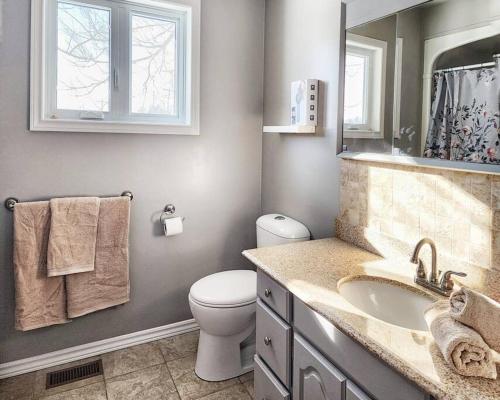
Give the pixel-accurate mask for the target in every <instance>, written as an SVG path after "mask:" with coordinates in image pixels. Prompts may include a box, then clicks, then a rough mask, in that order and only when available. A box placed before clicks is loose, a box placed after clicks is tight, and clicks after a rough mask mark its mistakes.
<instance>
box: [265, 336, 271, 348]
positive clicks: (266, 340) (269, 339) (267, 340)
mask: <svg viewBox="0 0 500 400" xmlns="http://www.w3.org/2000/svg"><path fill="white" fill-rule="evenodd" d="M264 344H265V345H266V346H270V345H271V338H270V337H267V336H266V337H265V338H264Z"/></svg>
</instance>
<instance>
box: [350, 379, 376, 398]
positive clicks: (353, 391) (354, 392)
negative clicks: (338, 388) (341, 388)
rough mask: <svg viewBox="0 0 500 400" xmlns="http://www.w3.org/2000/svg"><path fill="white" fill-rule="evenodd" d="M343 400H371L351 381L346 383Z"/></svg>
mask: <svg viewBox="0 0 500 400" xmlns="http://www.w3.org/2000/svg"><path fill="white" fill-rule="evenodd" d="M345 400H372V399H370V397H368V396H367V395H366V393H365V392H363V391H362V390H361V389H360V388H359V387H357V386H356V385H355V384H354V383H352V382H351V381H347V387H346V390H345Z"/></svg>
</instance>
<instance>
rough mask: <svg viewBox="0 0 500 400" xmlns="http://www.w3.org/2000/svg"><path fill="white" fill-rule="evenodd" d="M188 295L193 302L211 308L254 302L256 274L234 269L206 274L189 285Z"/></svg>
mask: <svg viewBox="0 0 500 400" xmlns="http://www.w3.org/2000/svg"><path fill="white" fill-rule="evenodd" d="M189 297H190V299H191V300H192V301H193V302H195V303H197V304H199V305H201V306H204V307H211V308H234V307H242V306H245V305H248V304H252V303H255V301H256V299H257V274H256V273H255V272H254V271H246V270H236V271H224V272H218V273H216V274H213V275H209V276H206V277H205V278H202V279H200V280H199V281H198V282H196V283H195V284H194V285H193V286H191V290H190V292H189Z"/></svg>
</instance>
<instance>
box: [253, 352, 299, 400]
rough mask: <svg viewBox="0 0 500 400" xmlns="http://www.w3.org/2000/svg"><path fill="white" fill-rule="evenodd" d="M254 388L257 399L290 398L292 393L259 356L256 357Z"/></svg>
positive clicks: (279, 399)
mask: <svg viewBox="0 0 500 400" xmlns="http://www.w3.org/2000/svg"><path fill="white" fill-rule="evenodd" d="M254 360H255V363H254V388H255V399H257V400H262V399H265V400H289V399H290V394H289V393H288V391H287V390H286V389H285V387H284V386H283V385H282V384H281V382H280V381H279V380H278V379H276V377H275V376H274V375H273V373H272V372H271V371H270V370H269V369H268V368H267V367H266V366H265V365H264V363H263V362H262V360H261V359H260V357H259V356H255V358H254Z"/></svg>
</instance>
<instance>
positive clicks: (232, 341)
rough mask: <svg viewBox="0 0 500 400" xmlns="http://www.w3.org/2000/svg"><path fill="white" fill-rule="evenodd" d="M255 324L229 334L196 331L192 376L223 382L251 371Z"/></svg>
mask: <svg viewBox="0 0 500 400" xmlns="http://www.w3.org/2000/svg"><path fill="white" fill-rule="evenodd" d="M251 335H252V336H255V326H250V327H248V328H247V329H246V330H245V331H243V332H240V333H238V334H236V335H233V336H214V335H210V334H208V333H206V332H204V331H202V330H201V331H200V341H199V343H198V354H197V356H196V366H195V369H194V371H195V373H196V375H197V376H198V377H199V378H201V379H203V380H205V381H210V382H219V381H225V380H227V379H231V378H235V377H237V376H240V375H243V374H245V373H247V372H250V371H252V370H253V354H255V340H246V339H249V337H250V336H251Z"/></svg>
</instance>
